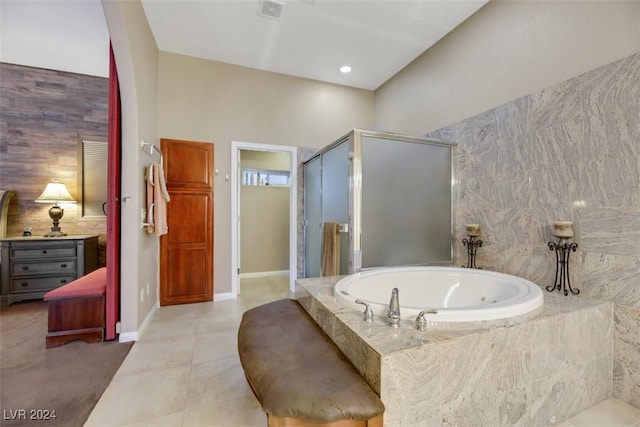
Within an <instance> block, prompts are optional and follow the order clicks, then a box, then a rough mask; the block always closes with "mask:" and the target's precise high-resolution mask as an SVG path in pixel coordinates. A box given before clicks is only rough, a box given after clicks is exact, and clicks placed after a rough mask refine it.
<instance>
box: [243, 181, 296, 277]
mask: <svg viewBox="0 0 640 427" xmlns="http://www.w3.org/2000/svg"><path fill="white" fill-rule="evenodd" d="M240 199H241V200H240V218H241V220H240V273H241V274H245V273H262V272H268V271H284V270H289V187H272V186H253V185H242V186H241V189H240Z"/></svg>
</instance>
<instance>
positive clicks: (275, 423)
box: [268, 414, 382, 427]
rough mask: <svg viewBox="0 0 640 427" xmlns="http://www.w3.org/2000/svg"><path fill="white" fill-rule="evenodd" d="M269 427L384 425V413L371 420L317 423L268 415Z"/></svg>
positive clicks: (356, 426)
mask: <svg viewBox="0 0 640 427" xmlns="http://www.w3.org/2000/svg"><path fill="white" fill-rule="evenodd" d="M268 420H269V425H268V427H382V414H380V415H378V416H376V417H374V418H371V419H369V420H339V421H334V422H332V423H316V422H313V421H308V420H302V419H300V418H292V417H284V418H283V417H274V416H272V415H268Z"/></svg>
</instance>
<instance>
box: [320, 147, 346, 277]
mask: <svg viewBox="0 0 640 427" xmlns="http://www.w3.org/2000/svg"><path fill="white" fill-rule="evenodd" d="M322 221H323V222H337V223H340V224H346V225H347V226H348V224H349V141H348V140H345V141H343V142H341V143H339V144H338V145H336V146H335V147H333V148H332V149H331V150H329V151H327V152H326V153H324V154H323V155H322ZM348 272H349V238H348V233H346V232H345V233H340V274H348Z"/></svg>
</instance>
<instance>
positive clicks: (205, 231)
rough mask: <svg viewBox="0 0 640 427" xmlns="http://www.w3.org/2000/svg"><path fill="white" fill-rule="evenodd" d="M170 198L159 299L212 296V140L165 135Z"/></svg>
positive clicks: (173, 300) (165, 302) (193, 299)
mask: <svg viewBox="0 0 640 427" xmlns="http://www.w3.org/2000/svg"><path fill="white" fill-rule="evenodd" d="M160 142H161V147H162V155H163V158H164V163H165V166H164V169H165V174H166V177H167V189H168V190H169V196H170V198H171V200H170V201H169V203H167V224H168V227H169V232H168V233H167V234H165V235H163V236H162V237H161V238H160V305H172V304H184V303H192V302H203V301H211V300H213V164H214V163H213V149H214V146H213V144H210V143H205V142H192V141H179V140H170V139H162V140H161V141H160Z"/></svg>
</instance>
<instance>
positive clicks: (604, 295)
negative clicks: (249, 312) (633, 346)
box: [582, 252, 640, 352]
mask: <svg viewBox="0 0 640 427" xmlns="http://www.w3.org/2000/svg"><path fill="white" fill-rule="evenodd" d="M637 264H638V257H637V256H621V255H610V254H601V253H596V252H586V253H584V254H583V260H582V265H583V268H582V274H583V276H584V280H583V281H582V292H583V295H584V296H586V297H589V298H596V299H601V300H608V301H612V302H614V303H616V304H620V305H624V306H628V307H634V308H636V309H640V266H638V265H637ZM639 352H640V349H639Z"/></svg>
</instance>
